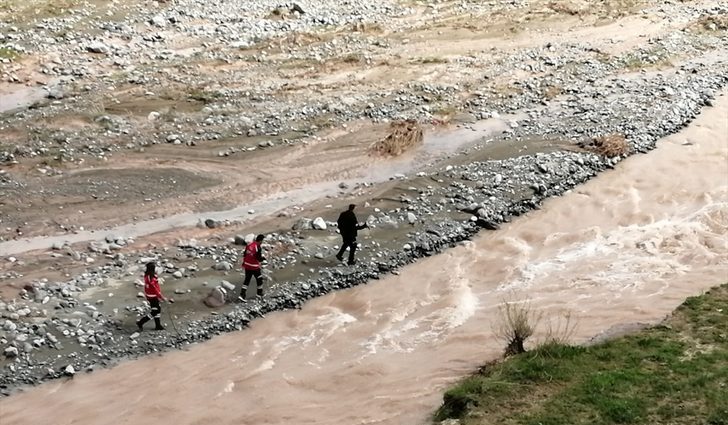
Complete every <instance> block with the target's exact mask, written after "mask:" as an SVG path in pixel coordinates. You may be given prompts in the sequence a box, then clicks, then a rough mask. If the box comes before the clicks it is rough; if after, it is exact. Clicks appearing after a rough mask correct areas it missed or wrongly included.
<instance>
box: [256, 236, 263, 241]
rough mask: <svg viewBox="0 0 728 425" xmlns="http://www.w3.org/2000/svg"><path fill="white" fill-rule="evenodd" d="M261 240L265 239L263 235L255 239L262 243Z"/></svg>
mask: <svg viewBox="0 0 728 425" xmlns="http://www.w3.org/2000/svg"><path fill="white" fill-rule="evenodd" d="M263 239H265V235H258V236H256V237H255V240H256V241H258V242H263Z"/></svg>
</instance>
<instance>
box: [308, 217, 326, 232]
mask: <svg viewBox="0 0 728 425" xmlns="http://www.w3.org/2000/svg"><path fill="white" fill-rule="evenodd" d="M311 225H312V226H313V228H314V229H316V230H326V221H324V219H323V218H321V217H316V218H315V219H314V220H313V223H311Z"/></svg>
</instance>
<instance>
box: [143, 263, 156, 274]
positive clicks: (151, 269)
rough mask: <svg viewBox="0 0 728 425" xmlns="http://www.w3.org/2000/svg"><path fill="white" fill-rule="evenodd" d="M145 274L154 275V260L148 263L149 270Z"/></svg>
mask: <svg viewBox="0 0 728 425" xmlns="http://www.w3.org/2000/svg"><path fill="white" fill-rule="evenodd" d="M144 276H149V277H154V262H153V261H152V262H149V263H147V270H146V271H145V272H144Z"/></svg>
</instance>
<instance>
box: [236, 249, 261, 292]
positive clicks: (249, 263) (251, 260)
mask: <svg viewBox="0 0 728 425" xmlns="http://www.w3.org/2000/svg"><path fill="white" fill-rule="evenodd" d="M263 239H265V236H263V235H258V236H257V237H256V238H255V240H254V241H253V242H251V243H249V244H247V245H245V251H244V253H243V270H245V280H244V281H243V287H242V288H241V290H240V297H238V301H240V302H245V299H246V296H247V293H248V285H249V284H250V281H251V279H252V278H253V277H255V283H256V284H257V285H258V296H259V297H262V296H263V284H264V283H265V277H264V276H263V275H262V273H261V271H260V267H261V263H262V262H263V261H266V260H265V257H263V248H261V246H260V244H261V243H263Z"/></svg>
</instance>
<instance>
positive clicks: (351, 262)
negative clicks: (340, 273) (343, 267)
mask: <svg viewBox="0 0 728 425" xmlns="http://www.w3.org/2000/svg"><path fill="white" fill-rule="evenodd" d="M346 264H348V265H350V266H353V265H354V264H356V260H351V261H349V262H348V263H346Z"/></svg>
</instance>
